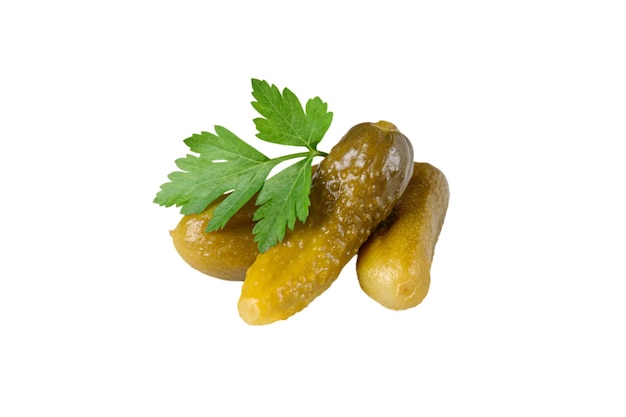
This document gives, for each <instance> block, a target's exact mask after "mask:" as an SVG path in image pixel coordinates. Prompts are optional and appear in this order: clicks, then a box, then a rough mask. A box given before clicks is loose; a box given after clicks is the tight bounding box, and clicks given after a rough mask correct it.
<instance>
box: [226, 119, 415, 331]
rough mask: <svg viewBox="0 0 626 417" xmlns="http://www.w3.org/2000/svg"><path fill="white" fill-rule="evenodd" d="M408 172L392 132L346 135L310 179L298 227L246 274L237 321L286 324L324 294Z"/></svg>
mask: <svg viewBox="0 0 626 417" xmlns="http://www.w3.org/2000/svg"><path fill="white" fill-rule="evenodd" d="M412 171H413V148H412V146H411V143H410V142H409V140H408V139H407V138H406V137H405V136H404V135H402V133H400V132H399V131H398V130H397V128H396V127H395V126H394V125H392V124H391V123H388V122H379V123H361V124H358V125H356V126H354V127H353V128H352V129H350V130H349V131H348V133H347V134H346V135H345V136H344V137H343V138H342V139H341V140H340V141H339V143H338V144H337V145H335V147H333V149H332V150H331V152H330V153H329V155H328V156H327V157H326V158H324V159H323V160H322V162H321V163H320V165H319V168H318V169H317V171H316V172H315V174H314V176H313V181H312V186H311V193H310V199H311V207H312V209H311V212H310V214H309V218H308V219H307V221H306V223H304V224H303V223H297V224H296V226H295V227H294V229H293V230H291V231H288V233H287V234H286V236H285V238H284V240H283V241H282V242H280V243H278V244H277V245H276V246H273V247H272V248H270V249H269V250H268V251H267V252H265V253H262V254H260V255H259V256H257V258H256V260H255V261H254V263H253V264H252V265H251V266H250V268H249V269H248V271H247V273H246V278H245V281H244V283H243V286H242V292H241V297H240V299H239V303H238V308H239V314H240V316H241V317H242V319H243V320H244V321H245V322H246V323H248V324H255V325H259V324H268V323H272V322H274V321H277V320H283V319H286V318H288V317H290V316H292V315H293V314H295V313H297V312H299V311H301V310H302V309H303V308H305V307H306V306H307V305H308V304H309V303H310V302H311V301H313V300H314V299H315V298H316V297H317V296H319V295H320V294H321V293H322V292H324V291H325V290H326V289H328V288H329V286H330V285H331V284H332V283H333V282H334V280H335V279H336V278H337V277H338V275H339V273H340V272H341V270H342V268H343V267H344V266H345V265H346V263H347V262H348V261H349V260H350V259H351V258H352V257H353V256H354V255H355V254H356V253H357V251H358V250H359V247H360V246H361V245H362V244H363V243H364V242H365V241H366V240H367V238H368V237H369V235H370V234H371V233H372V231H373V230H374V229H375V228H376V226H378V224H379V223H380V222H381V221H382V220H383V219H384V218H385V217H387V215H388V214H389V213H390V212H391V209H392V208H393V206H394V205H395V203H396V201H397V200H398V198H400V196H401V195H402V193H403V192H404V190H405V188H406V186H407V184H408V182H409V180H410V178H411V174H412Z"/></svg>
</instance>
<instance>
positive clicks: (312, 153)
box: [273, 150, 328, 163]
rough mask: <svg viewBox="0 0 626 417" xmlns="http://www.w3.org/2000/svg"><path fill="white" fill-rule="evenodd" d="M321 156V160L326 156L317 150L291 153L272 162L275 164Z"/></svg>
mask: <svg viewBox="0 0 626 417" xmlns="http://www.w3.org/2000/svg"><path fill="white" fill-rule="evenodd" d="M316 156H321V157H323V158H325V157H327V156H328V154H327V153H326V152H322V151H318V150H310V151H309V152H300V153H292V154H290V155H285V156H280V157H278V158H273V161H276V163H279V162H283V161H287V160H289V159H295V158H306V157H313V158H314V157H316Z"/></svg>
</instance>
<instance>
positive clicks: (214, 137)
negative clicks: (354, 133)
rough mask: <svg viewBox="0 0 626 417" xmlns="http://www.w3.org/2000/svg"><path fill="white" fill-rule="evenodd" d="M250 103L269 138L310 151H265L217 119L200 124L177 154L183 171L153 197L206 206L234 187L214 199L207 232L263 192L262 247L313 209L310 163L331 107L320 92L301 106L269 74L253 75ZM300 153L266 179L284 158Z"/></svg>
mask: <svg viewBox="0 0 626 417" xmlns="http://www.w3.org/2000/svg"><path fill="white" fill-rule="evenodd" d="M252 96H253V97H254V98H255V99H256V101H254V102H252V106H253V107H254V108H255V109H256V110H257V111H258V112H259V114H260V115H261V116H263V117H262V118H257V119H254V124H255V126H256V128H257V130H258V134H257V137H258V138H259V139H262V140H264V141H267V142H273V143H277V144H282V145H290V146H300V147H304V148H306V151H303V152H300V153H292V154H288V155H285V156H281V157H278V158H268V157H267V156H265V155H264V154H262V153H261V152H259V151H257V150H256V149H255V148H254V147H252V146H250V145H249V144H247V143H246V142H244V141H243V140H242V139H240V138H239V137H237V136H236V135H235V134H234V133H232V132H231V131H229V130H228V129H226V128H224V127H221V126H215V134H213V133H208V132H201V133H200V134H194V135H192V136H191V137H190V138H187V139H185V141H184V142H185V144H186V145H187V146H188V147H189V149H190V150H191V151H192V152H194V153H196V154H197V155H186V156H185V157H184V158H180V159H177V160H176V166H177V167H178V168H179V169H180V170H181V171H176V172H172V173H171V174H170V175H169V176H168V179H169V182H166V183H165V184H163V185H161V190H160V191H159V192H158V193H157V195H156V198H155V199H154V202H155V203H157V204H159V205H161V206H165V207H170V206H173V205H175V206H177V207H181V214H184V215H186V214H194V213H200V212H202V211H203V210H204V209H205V208H206V207H207V206H208V205H209V204H211V203H212V202H213V201H214V200H215V199H217V198H218V197H220V196H222V195H223V194H226V193H229V195H228V196H227V197H226V198H225V199H224V200H223V201H222V202H221V203H220V204H219V205H218V206H217V207H216V209H215V211H214V213H213V218H212V219H211V221H210V222H209V224H208V225H207V229H206V231H207V232H211V231H214V230H218V229H221V228H222V227H224V226H225V225H226V223H227V222H228V220H229V219H230V218H231V217H232V216H233V215H234V214H235V213H236V212H237V211H238V210H239V209H240V208H241V207H242V206H243V205H244V204H245V203H246V202H248V201H249V200H250V199H251V198H253V197H254V196H255V194H257V193H258V196H257V200H256V205H257V206H258V209H257V210H256V212H255V213H254V220H255V221H256V224H255V226H254V229H253V233H254V236H255V237H254V239H255V241H256V242H257V243H258V245H259V250H260V251H261V252H265V251H266V250H267V249H269V248H270V247H272V246H273V245H275V244H276V243H277V242H279V241H282V239H283V238H284V236H285V232H286V228H287V227H289V229H293V227H294V225H295V223H296V219H298V220H300V221H301V222H305V221H306V218H307V217H308V215H309V205H310V200H309V192H310V190H311V164H312V161H313V158H315V157H317V156H321V157H324V156H326V155H327V154H326V153H324V152H321V151H318V150H317V145H318V143H319V142H320V141H321V140H322V138H323V136H324V134H325V133H326V131H327V130H328V128H329V126H330V123H331V122H332V117H333V114H332V113H331V112H329V111H327V105H326V103H324V102H323V101H322V100H321V99H320V98H319V97H315V98H312V99H310V100H308V101H307V103H306V109H303V108H302V105H301V104H300V101H299V100H298V98H297V97H296V95H295V94H294V93H293V92H291V91H290V90H289V89H287V88H285V89H284V90H283V92H282V94H281V92H280V90H279V89H278V88H277V87H276V86H275V85H272V86H270V85H269V84H268V83H267V82H266V81H260V80H255V79H253V80H252ZM291 159H300V160H299V161H298V162H296V163H294V164H292V165H289V166H288V167H287V168H285V169H284V170H282V171H280V172H279V173H277V174H275V175H273V176H272V177H270V178H269V179H268V176H269V174H270V172H271V171H272V169H273V168H274V167H276V165H278V164H279V163H281V162H284V161H287V160H291Z"/></svg>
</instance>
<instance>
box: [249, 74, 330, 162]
mask: <svg viewBox="0 0 626 417" xmlns="http://www.w3.org/2000/svg"><path fill="white" fill-rule="evenodd" d="M252 95H253V97H254V98H255V99H256V101H253V102H252V106H253V107H254V108H255V109H256V110H257V111H258V112H259V114H261V115H262V116H263V117H264V118H257V119H254V124H255V125H256V128H257V130H258V132H259V133H258V134H257V137H258V138H259V139H262V140H265V141H268V142H273V143H279V144H282V145H293V146H304V147H306V148H307V149H310V150H314V149H316V147H317V144H318V143H319V142H320V140H322V137H323V136H324V134H325V133H326V131H327V130H328V128H329V126H330V123H331V121H332V116H333V115H332V113H330V112H328V111H327V105H326V103H324V102H323V101H322V100H321V99H320V98H319V97H315V98H313V99H310V100H309V101H308V102H307V105H306V113H305V111H304V110H303V109H302V105H301V104H300V101H299V100H298V98H297V97H296V95H295V94H294V93H293V92H292V91H291V90H289V89H288V88H285V89H284V90H283V93H282V94H281V93H280V90H279V89H278V87H276V86H275V85H271V86H270V85H269V84H268V83H267V82H266V81H260V80H252Z"/></svg>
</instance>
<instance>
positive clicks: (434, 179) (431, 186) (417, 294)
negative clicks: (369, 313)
mask: <svg viewBox="0 0 626 417" xmlns="http://www.w3.org/2000/svg"><path fill="white" fill-rule="evenodd" d="M449 199H450V190H449V186H448V181H447V179H446V177H445V176H444V174H443V172H441V171H440V170H439V169H437V168H435V167H434V166H432V165H430V164H427V163H419V162H416V163H415V166H414V168H413V176H412V178H411V181H410V182H409V185H408V187H407V189H406V191H405V192H404V194H403V195H402V197H401V198H400V200H399V201H398V203H397V204H396V206H395V207H394V209H393V210H392V212H391V214H390V215H389V217H387V218H386V219H385V220H384V221H383V222H382V223H381V224H380V225H379V226H378V228H377V229H376V230H375V231H374V233H373V234H372V235H371V236H370V237H369V239H368V240H367V242H366V243H365V244H363V246H361V249H360V250H359V255H358V258H357V276H358V279H359V284H360V286H361V288H362V289H363V291H365V293H366V294H367V295H368V296H370V297H371V298H372V299H374V300H376V301H377V302H378V303H380V304H382V305H383V306H385V307H387V308H389V309H392V310H405V309H409V308H412V307H415V306H417V305H418V304H420V303H421V302H422V301H423V300H424V298H425V297H426V295H427V294H428V289H429V287H430V269H431V265H432V261H433V256H434V253H435V245H436V243H437V240H438V239H439V235H440V233H441V229H442V227H443V223H444V219H445V216H446V211H447V209H448V202H449Z"/></svg>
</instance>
